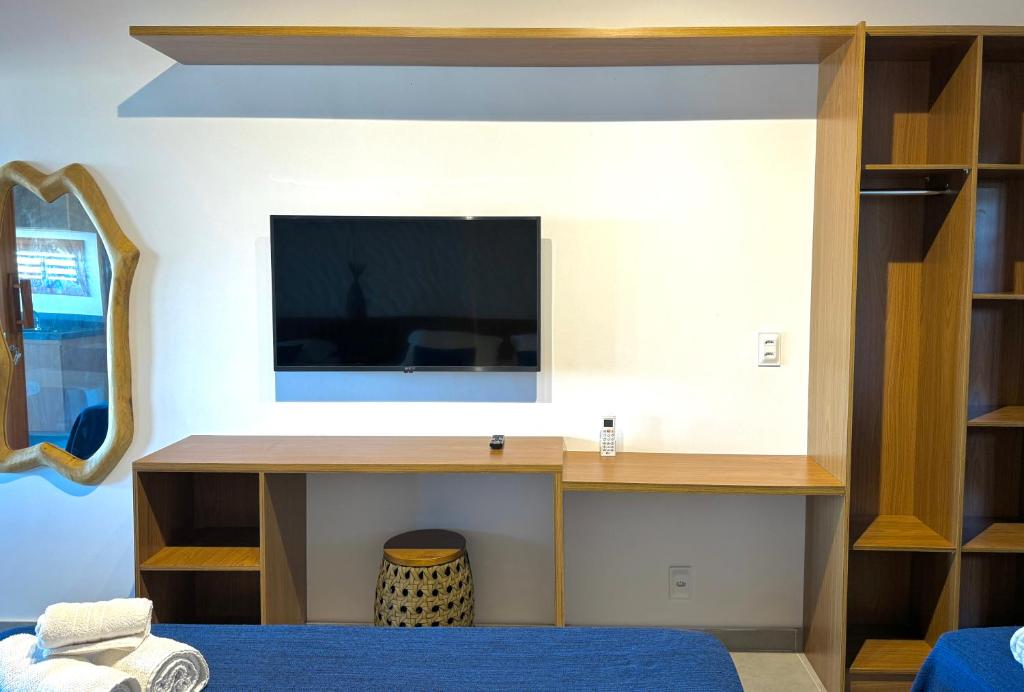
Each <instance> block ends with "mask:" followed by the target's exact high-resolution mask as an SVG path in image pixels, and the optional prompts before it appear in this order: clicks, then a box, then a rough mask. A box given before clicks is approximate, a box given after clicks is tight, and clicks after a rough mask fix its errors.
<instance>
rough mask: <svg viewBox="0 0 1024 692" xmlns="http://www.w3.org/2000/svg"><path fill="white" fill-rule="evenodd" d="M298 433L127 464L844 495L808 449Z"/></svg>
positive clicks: (184, 449)
mask: <svg viewBox="0 0 1024 692" xmlns="http://www.w3.org/2000/svg"><path fill="white" fill-rule="evenodd" d="M488 442H489V438H487V437H387V436H382V437H321V436H316V437H300V436H263V435H245V436H231V435H224V436H221V435H193V436H192V437H186V438H185V439H184V440H181V441H180V442H176V443H174V444H172V445H170V446H169V447H165V448H163V449H161V450H159V451H157V452H153V453H152V454H150V455H149V456H145V457H143V458H141V459H139V460H137V461H136V462H135V463H134V464H133V468H134V469H135V470H136V471H175V472H189V471H197V472H247V473H256V472H261V471H262V472H267V473H551V474H556V473H559V472H561V474H562V486H563V487H564V488H565V489H566V490H584V491H598V492H659V493H722V494H742V495H842V494H843V493H844V492H845V488H844V486H843V484H842V483H841V482H840V481H839V480H837V479H836V478H835V477H833V476H832V475H831V474H829V473H828V472H827V471H825V469H823V468H822V467H821V466H819V465H818V464H816V463H815V462H814V461H813V460H812V459H810V458H808V457H805V456H772V455H755V454H747V455H738V454H651V453H638V452H620V453H619V454H618V455H617V456H615V457H614V458H602V457H601V456H599V455H598V454H597V452H565V451H564V443H563V440H562V438H560V437H509V438H507V439H506V442H505V449H504V451H501V452H492V451H491V450H490V448H489V447H488Z"/></svg>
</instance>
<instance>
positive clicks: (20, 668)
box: [0, 634, 141, 692]
mask: <svg viewBox="0 0 1024 692" xmlns="http://www.w3.org/2000/svg"><path fill="white" fill-rule="evenodd" d="M41 656H42V654H41V652H40V650H39V645H38V642H37V641H36V638H35V637H33V636H32V635H31V634H15V635H12V636H10V637H7V638H6V639H4V640H2V641H0V690H4V692H140V690H141V687H140V685H139V681H138V680H136V679H135V678H133V677H132V676H131V675H130V674H128V673H125V672H123V671H119V670H114V669H113V668H106V667H104V666H97V665H93V664H92V663H87V662H86V661H79V660H78V659H74V658H47V659H43V658H42V657H41Z"/></svg>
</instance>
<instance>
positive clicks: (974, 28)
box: [867, 24, 1024, 36]
mask: <svg viewBox="0 0 1024 692" xmlns="http://www.w3.org/2000/svg"><path fill="white" fill-rule="evenodd" d="M867 34H868V36H1024V26H999V25H988V24H979V25H970V24H966V25H921V26H869V27H867Z"/></svg>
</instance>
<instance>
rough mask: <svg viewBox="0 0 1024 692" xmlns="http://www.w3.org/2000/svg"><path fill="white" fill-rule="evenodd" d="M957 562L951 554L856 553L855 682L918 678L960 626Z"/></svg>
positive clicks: (852, 567) (852, 571) (852, 584)
mask: <svg viewBox="0 0 1024 692" xmlns="http://www.w3.org/2000/svg"><path fill="white" fill-rule="evenodd" d="M953 563H954V556H953V555H952V554H950V553H915V552H886V553H881V552H854V553H851V554H850V564H849V597H848V607H849V612H848V618H847V620H848V622H847V627H848V631H847V636H848V644H847V655H848V666H849V669H850V676H851V680H854V679H856V678H857V677H858V676H861V677H864V678H871V679H879V677H881V678H882V679H885V680H891V681H899V680H904V679H906V680H909V679H912V678H913V676H914V675H915V674H916V673H917V670H918V668H920V666H921V663H922V662H923V661H924V659H925V657H927V655H928V652H929V651H931V647H932V645H933V644H934V643H935V640H936V639H937V638H938V636H939V635H940V634H941V633H942V632H944V631H947V630H949V629H953V628H954V627H955V623H953V622H952V613H953V610H954V609H953V607H952V605H953V593H952V591H953V584H954V583H955V579H954V574H953ZM882 585H884V586H882Z"/></svg>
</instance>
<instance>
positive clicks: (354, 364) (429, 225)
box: [270, 216, 540, 372]
mask: <svg viewBox="0 0 1024 692" xmlns="http://www.w3.org/2000/svg"><path fill="white" fill-rule="evenodd" d="M270 256H271V272H272V280H273V311H274V318H273V319H274V369H275V370H277V371H290V370H397V371H405V372H414V371H416V370H466V371H532V372H536V371H538V370H539V369H540V367H539V365H540V219H539V218H535V217H500V218H499V217H405V216H393V217H368V216H271V217H270Z"/></svg>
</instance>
